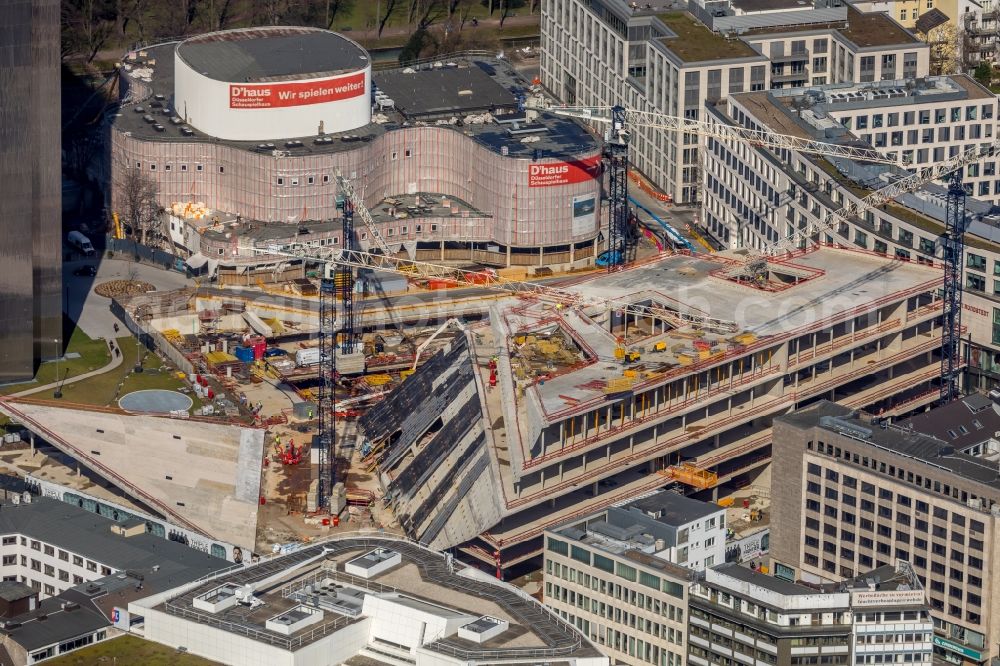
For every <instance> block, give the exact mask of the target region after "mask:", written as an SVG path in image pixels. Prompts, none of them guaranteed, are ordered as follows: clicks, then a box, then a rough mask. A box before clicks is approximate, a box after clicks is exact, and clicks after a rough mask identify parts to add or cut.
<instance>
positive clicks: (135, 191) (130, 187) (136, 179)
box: [121, 168, 162, 245]
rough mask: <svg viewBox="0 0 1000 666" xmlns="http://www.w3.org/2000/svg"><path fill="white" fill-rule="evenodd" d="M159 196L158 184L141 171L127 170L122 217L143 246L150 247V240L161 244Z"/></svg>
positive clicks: (123, 184)
mask: <svg viewBox="0 0 1000 666" xmlns="http://www.w3.org/2000/svg"><path fill="white" fill-rule="evenodd" d="M157 194H158V192H157V187H156V183H155V182H153V179H152V178H150V177H149V176H147V175H146V174H145V173H143V172H142V170H141V169H138V168H136V169H128V170H126V172H125V178H124V181H123V182H122V197H121V205H122V208H123V210H122V214H123V215H122V217H123V218H124V219H125V221H126V222H127V223H128V224H130V225H131V226H132V233H133V234H134V235H137V236H138V237H139V242H140V243H142V244H143V245H148V244H149V241H150V240H155V241H156V243H157V244H159V243H160V240H161V237H162V233H161V231H160V203H159V201H157V198H156V197H157Z"/></svg>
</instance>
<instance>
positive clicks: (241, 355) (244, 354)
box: [233, 347, 253, 363]
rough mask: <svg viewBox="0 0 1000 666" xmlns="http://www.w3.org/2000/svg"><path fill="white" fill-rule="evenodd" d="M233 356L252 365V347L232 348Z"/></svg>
mask: <svg viewBox="0 0 1000 666" xmlns="http://www.w3.org/2000/svg"><path fill="white" fill-rule="evenodd" d="M233 356H235V357H236V358H238V359H239V360H241V361H243V362H244V363H253V348H252V347H233Z"/></svg>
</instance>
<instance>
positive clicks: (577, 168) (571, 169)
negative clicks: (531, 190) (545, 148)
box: [528, 156, 601, 187]
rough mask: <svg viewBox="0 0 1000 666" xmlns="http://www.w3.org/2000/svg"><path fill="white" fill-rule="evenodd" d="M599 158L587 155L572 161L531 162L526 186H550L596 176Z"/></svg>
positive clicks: (598, 170) (599, 164) (599, 165)
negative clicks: (582, 158) (587, 156)
mask: <svg viewBox="0 0 1000 666" xmlns="http://www.w3.org/2000/svg"><path fill="white" fill-rule="evenodd" d="M600 168H601V158H600V157H599V156H594V157H589V158H587V159H585V160H576V161H573V162H551V163H549V164H531V165H530V166H529V167H528V187H551V186H553V185H569V184H570V183H582V182H585V181H587V180H591V179H593V178H597V176H598V174H599V173H600Z"/></svg>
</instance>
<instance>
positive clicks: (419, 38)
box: [399, 28, 437, 65]
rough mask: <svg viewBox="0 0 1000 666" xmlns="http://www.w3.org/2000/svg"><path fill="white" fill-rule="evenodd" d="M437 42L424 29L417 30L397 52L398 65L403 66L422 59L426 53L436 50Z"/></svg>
mask: <svg viewBox="0 0 1000 666" xmlns="http://www.w3.org/2000/svg"><path fill="white" fill-rule="evenodd" d="M436 47H437V40H436V39H434V37H433V36H432V35H431V34H430V33H429V32H428V31H427V30H426V29H425V28H419V29H417V30H416V31H414V33H413V34H412V35H410V38H409V39H408V40H407V41H406V44H404V45H403V48H402V50H401V51H400V52H399V64H401V65H405V64H407V63H411V62H413V61H415V60H419V59H420V58H421V57H424V54H425V53H426V52H428V51H431V52H433V51H434V50H436Z"/></svg>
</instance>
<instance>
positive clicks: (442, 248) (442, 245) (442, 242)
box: [441, 241, 444, 261]
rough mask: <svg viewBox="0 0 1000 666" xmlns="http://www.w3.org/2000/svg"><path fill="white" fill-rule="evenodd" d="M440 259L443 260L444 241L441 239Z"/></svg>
mask: <svg viewBox="0 0 1000 666" xmlns="http://www.w3.org/2000/svg"><path fill="white" fill-rule="evenodd" d="M441 261H444V241H441Z"/></svg>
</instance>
